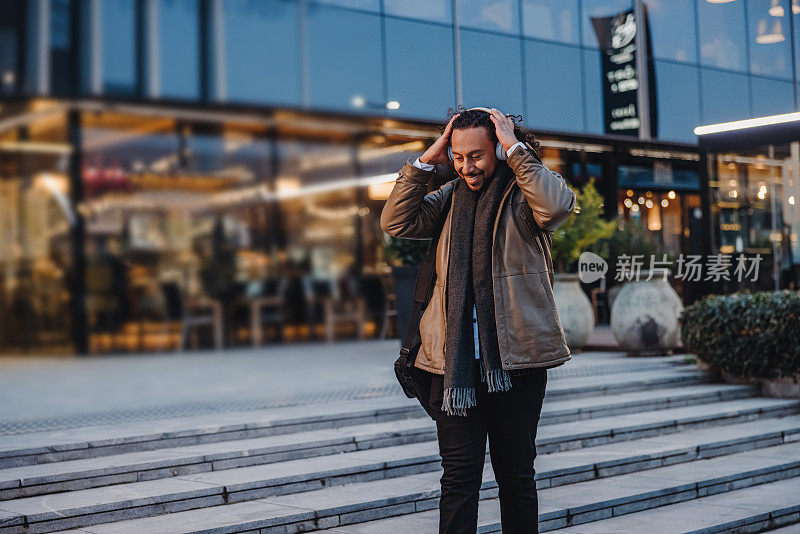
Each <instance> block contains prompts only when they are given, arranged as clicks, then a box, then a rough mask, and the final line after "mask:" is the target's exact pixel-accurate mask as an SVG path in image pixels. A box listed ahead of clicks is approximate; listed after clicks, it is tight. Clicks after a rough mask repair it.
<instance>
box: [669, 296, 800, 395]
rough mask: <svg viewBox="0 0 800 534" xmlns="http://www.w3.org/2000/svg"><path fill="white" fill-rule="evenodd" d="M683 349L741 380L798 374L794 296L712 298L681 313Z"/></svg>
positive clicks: (799, 328) (799, 313)
mask: <svg viewBox="0 0 800 534" xmlns="http://www.w3.org/2000/svg"><path fill="white" fill-rule="evenodd" d="M681 340H682V341H683V345H684V347H686V349H687V350H688V351H690V352H693V353H695V354H696V355H697V357H698V358H699V359H701V360H703V361H704V362H706V363H708V364H709V366H710V367H711V368H712V369H714V370H718V371H719V370H721V371H725V372H728V373H730V374H732V375H734V376H737V377H743V378H749V377H754V378H765V379H772V378H784V377H785V378H794V379H795V381H797V378H796V377H797V374H798V373H800V293H798V292H797V291H793V290H789V289H785V290H782V291H760V292H757V293H751V292H750V291H745V292H743V293H733V294H730V295H712V296H709V297H706V298H705V299H703V300H701V301H698V302H696V303H695V304H692V305H690V306H686V307H685V308H684V309H683V312H682V313H681Z"/></svg>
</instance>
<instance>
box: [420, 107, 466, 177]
mask: <svg viewBox="0 0 800 534" xmlns="http://www.w3.org/2000/svg"><path fill="white" fill-rule="evenodd" d="M456 117H458V115H453V117H452V118H451V119H450V122H448V123H447V126H445V129H444V131H443V132H442V135H440V136H439V139H437V140H436V141H434V143H433V144H432V145H431V146H430V148H428V150H426V151H425V153H424V154H423V155H421V156H420V157H419V161H420V162H422V163H427V164H429V165H437V164H439V165H444V164H447V163H450V158H449V157H448V155H447V147H448V146H449V145H450V134H451V133H452V132H453V121H454V120H456Z"/></svg>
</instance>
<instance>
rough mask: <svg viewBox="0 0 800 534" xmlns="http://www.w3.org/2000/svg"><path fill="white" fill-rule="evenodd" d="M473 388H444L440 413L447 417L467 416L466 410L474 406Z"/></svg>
mask: <svg viewBox="0 0 800 534" xmlns="http://www.w3.org/2000/svg"><path fill="white" fill-rule="evenodd" d="M476 404H477V402H476V401H475V388H446V389H445V390H444V398H443V400H442V411H444V412H445V413H447V414H448V415H467V408H470V407H472V406H475V405H476Z"/></svg>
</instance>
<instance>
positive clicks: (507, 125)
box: [490, 108, 519, 150]
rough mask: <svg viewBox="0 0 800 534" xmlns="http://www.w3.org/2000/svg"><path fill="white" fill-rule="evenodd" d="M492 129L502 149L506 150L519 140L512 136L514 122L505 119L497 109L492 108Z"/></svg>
mask: <svg viewBox="0 0 800 534" xmlns="http://www.w3.org/2000/svg"><path fill="white" fill-rule="evenodd" d="M490 117H491V118H492V122H494V128H495V131H496V132H497V140H498V141H500V144H501V145H503V148H505V149H506V150H508V149H509V148H511V147H512V146H514V145H515V144H517V143H518V142H519V139H517V138H516V136H515V135H514V121H513V120H512V119H510V118H509V117H506V116H505V115H504V114H503V113H502V112H501V111H500V110H499V109H496V108H492V113H491V115H490Z"/></svg>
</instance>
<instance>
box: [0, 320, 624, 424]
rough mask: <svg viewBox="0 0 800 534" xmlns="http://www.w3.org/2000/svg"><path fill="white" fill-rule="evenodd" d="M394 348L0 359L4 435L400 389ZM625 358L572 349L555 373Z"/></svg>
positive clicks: (312, 346)
mask: <svg viewBox="0 0 800 534" xmlns="http://www.w3.org/2000/svg"><path fill="white" fill-rule="evenodd" d="M600 335H601V336H602V335H603V333H602V332H601V333H600ZM606 337H608V336H606ZM398 349H399V342H398V341H397V340H387V341H363V342H339V343H333V344H325V343H305V344H290V345H281V346H274V347H265V348H260V349H239V350H229V351H224V352H221V353H220V352H213V351H207V352H206V351H199V352H190V353H183V354H174V353H168V354H165V353H160V354H135V355H130V354H127V355H120V356H97V357H87V358H67V359H65V358H63V357H31V356H25V357H19V358H13V357H6V358H0V435H2V434H9V433H16V432H17V431H30V430H47V429H52V428H69V427H76V426H85V425H86V424H104V423H113V422H120V421H125V420H142V419H147V418H154V417H175V416H182V415H191V414H196V413H210V412H225V411H241V410H252V409H262V408H269V407H276V406H287V405H297V404H308V403H315V402H327V401H332V400H344V399H355V398H366V397H376V396H385V395H391V394H398V393H400V389H399V386H398V384H397V381H396V379H395V376H394V370H393V365H392V364H393V363H394V360H395V358H396V357H397V351H398ZM621 357H622V358H623V359H624V356H623V355H622V354H621V353H618V352H616V353H615V352H584V353H581V352H577V351H576V352H575V357H574V358H573V360H572V361H570V362H569V363H568V364H567V365H564V366H561V367H560V368H559V369H558V373H559V374H560V373H567V374H569V373H574V372H576V370H578V369H579V368H580V367H581V366H584V365H586V364H592V365H597V364H602V362H604V361H611V360H614V359H616V360H618V359H619V358H621ZM631 361H632V360H631ZM632 365H633V363H632Z"/></svg>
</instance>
